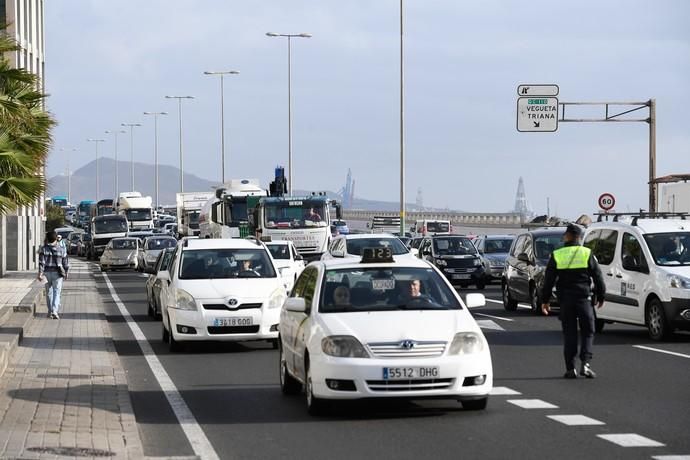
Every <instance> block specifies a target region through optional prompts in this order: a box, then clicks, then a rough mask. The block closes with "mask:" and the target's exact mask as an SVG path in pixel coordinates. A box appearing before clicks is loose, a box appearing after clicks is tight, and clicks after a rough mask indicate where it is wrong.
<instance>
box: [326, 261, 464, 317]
mask: <svg viewBox="0 0 690 460" xmlns="http://www.w3.org/2000/svg"><path fill="white" fill-rule="evenodd" d="M461 308H462V307H461V304H460V302H458V299H457V298H456V296H455V294H454V293H453V291H452V290H451V289H450V288H449V287H448V286H447V284H446V283H445V282H444V281H443V280H442V279H441V276H440V275H439V274H438V273H436V272H435V271H434V270H433V269H431V268H412V267H390V268H389V267H386V268H373V267H372V268H361V267H355V268H342V269H328V270H326V274H325V283H323V287H322V291H321V298H320V301H319V311H320V312H321V313H339V312H363V311H392V310H459V309H461Z"/></svg>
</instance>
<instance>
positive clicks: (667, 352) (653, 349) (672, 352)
mask: <svg viewBox="0 0 690 460" xmlns="http://www.w3.org/2000/svg"><path fill="white" fill-rule="evenodd" d="M633 347H634V348H640V349H642V350H649V351H656V352H657V353H665V354H667V355H673V356H680V357H681V358H689V359H690V355H684V354H683V353H676V352H675V351H668V350H661V349H659V348H652V347H645V346H644V345H633Z"/></svg>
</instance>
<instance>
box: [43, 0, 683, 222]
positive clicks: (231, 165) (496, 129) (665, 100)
mask: <svg viewBox="0 0 690 460" xmlns="http://www.w3.org/2000/svg"><path fill="white" fill-rule="evenodd" d="M45 8H46V11H45V27H46V82H47V91H48V92H49V93H50V95H51V96H50V99H49V108H50V110H51V111H52V112H53V113H54V114H55V116H56V117H57V119H58V122H59V126H58V127H57V128H56V131H55V150H54V152H53V154H52V156H51V157H50V160H49V168H48V172H49V175H55V174H59V173H61V172H63V171H64V170H65V167H66V159H65V156H64V155H65V154H64V152H60V151H59V149H60V148H72V147H74V148H77V149H78V151H77V152H74V153H73V154H72V155H73V156H72V161H71V164H72V168H73V169H75V168H77V167H79V166H82V165H83V164H85V163H86V162H88V161H91V160H92V159H94V158H95V147H94V145H93V144H91V143H87V142H86V138H89V137H91V138H103V139H107V140H108V142H107V143H105V144H104V145H102V146H101V149H100V150H101V152H102V153H103V154H105V155H107V156H114V143H113V142H112V136H109V135H106V134H104V133H103V131H104V130H106V129H110V130H114V129H117V128H120V123H122V122H141V123H144V126H143V127H141V128H138V129H137V130H136V131H135V137H134V144H135V148H134V150H135V155H136V158H137V160H138V161H142V162H148V163H153V120H152V119H151V118H150V117H146V116H144V115H142V112H143V111H163V110H164V111H168V112H169V115H168V116H167V117H163V118H161V119H160V122H159V146H160V147H159V148H160V161H161V163H166V164H170V165H173V166H177V165H178V158H179V154H178V119H177V104H176V102H173V101H171V100H166V99H165V98H164V96H165V95H166V94H173V95H193V96H196V99H195V100H193V101H191V102H185V103H184V108H183V120H184V149H185V172H189V173H193V174H196V175H198V176H201V177H204V178H207V179H211V180H220V103H219V100H220V89H219V81H218V79H217V77H208V76H204V75H203V71H205V70H231V69H232V70H239V71H240V72H241V74H240V75H237V76H230V77H226V79H225V125H226V131H225V133H226V149H227V150H226V151H227V156H228V162H227V163H226V178H241V177H255V178H259V179H260V180H261V182H262V184H264V186H266V187H267V185H268V182H269V181H270V180H271V176H272V174H273V167H274V166H275V165H277V164H283V165H285V166H286V167H287V43H286V41H285V39H278V38H269V37H266V35H265V33H266V32H269V31H275V32H279V33H299V32H309V33H312V34H313V38H310V39H295V40H293V45H292V67H293V74H292V75H293V79H292V84H293V85H292V88H293V167H294V169H295V178H294V179H295V180H294V186H295V188H299V189H309V190H326V189H328V190H333V191H337V190H339V189H340V188H341V187H342V186H343V184H344V182H345V176H346V173H347V168H348V167H349V168H351V169H352V173H353V176H354V178H355V181H356V191H355V194H356V195H357V196H360V197H364V198H370V199H382V200H390V201H397V200H398V197H399V28H398V27H399V2H398V1H397V0H318V1H317V0H312V1H305V0H292V1H289V2H287V1H285V0H263V1H242V2H241V1H237V0H197V1H181V0H119V1H117V2H112V1H103V0H90V1H87V0H62V1H56V0H53V1H48V2H46V7H45ZM689 18H690V2H688V1H687V0H658V1H649V0H638V1H632V0H621V1H613V0H598V1H581V2H561V1H553V0H543V1H540V0H532V1H530V2H517V1H512V0H503V1H499V0H494V1H490V0H482V1H474V2H470V1H460V0H405V27H406V30H405V40H406V41H405V67H406V69H405V97H406V103H405V113H406V156H407V175H406V178H407V179H406V181H407V186H406V191H407V198H408V201H411V202H413V201H414V200H415V196H416V194H417V189H418V188H421V189H422V190H423V194H424V203H425V204H426V205H429V206H439V207H444V206H448V207H451V208H455V209H465V210H475V211H486V212H504V211H510V210H511V209H512V207H513V202H514V197H515V191H516V188H517V182H518V177H519V176H523V177H524V179H525V185H526V189H527V195H528V199H529V200H530V202H531V204H532V207H533V208H535V210H536V211H537V212H541V213H543V212H545V208H546V197H547V196H549V197H550V198H551V203H552V211H553V210H554V208H555V210H557V211H558V213H559V214H561V215H564V216H572V215H576V214H580V213H582V212H592V211H593V210H594V209H595V203H596V197H597V196H598V195H599V194H600V193H601V192H605V191H606V192H612V193H614V194H615V195H616V197H617V199H618V203H619V205H618V206H617V208H618V209H619V210H623V211H624V210H626V208H628V207H629V208H630V209H636V208H639V207H644V208H646V206H647V185H646V184H647V178H648V132H649V129H648V125H647V124H645V123H587V124H585V123H562V124H560V126H559V130H558V132H556V133H518V132H517V131H516V128H515V118H516V99H517V93H516V87H517V85H518V84H520V83H555V84H558V85H559V86H560V95H559V99H560V101H561V102H574V101H646V100H648V99H649V98H656V101H657V119H658V127H657V155H658V175H665V174H670V173H690V123H688V113H687V112H688V108H689V107H690V84H689V82H690V27H688V19H689ZM570 115H573V116H574V115H576V113H575V112H572V113H570ZM577 115H583V116H585V115H587V116H589V115H603V113H602V112H599V113H597V114H594V113H591V112H583V111H580V112H578V113H577ZM646 116H647V110H643V111H640V112H639V117H642V118H644V117H646ZM129 140H130V139H129V134H126V135H122V136H120V142H119V146H120V148H119V152H120V159H129V154H130V150H129ZM170 180H177V178H170Z"/></svg>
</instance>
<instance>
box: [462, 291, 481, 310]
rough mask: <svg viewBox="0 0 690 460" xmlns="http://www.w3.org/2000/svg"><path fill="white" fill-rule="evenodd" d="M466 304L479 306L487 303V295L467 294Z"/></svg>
mask: <svg viewBox="0 0 690 460" xmlns="http://www.w3.org/2000/svg"><path fill="white" fill-rule="evenodd" d="M465 305H466V306H467V308H477V307H483V306H485V305H486V297H484V294H467V296H465Z"/></svg>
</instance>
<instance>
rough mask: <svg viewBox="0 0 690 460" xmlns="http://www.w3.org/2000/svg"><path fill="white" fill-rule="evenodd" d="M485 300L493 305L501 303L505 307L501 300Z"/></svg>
mask: <svg viewBox="0 0 690 460" xmlns="http://www.w3.org/2000/svg"><path fill="white" fill-rule="evenodd" d="M485 300H486V301H487V302H491V303H500V304H501V305H503V302H501V301H500V300H494V299H485Z"/></svg>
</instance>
